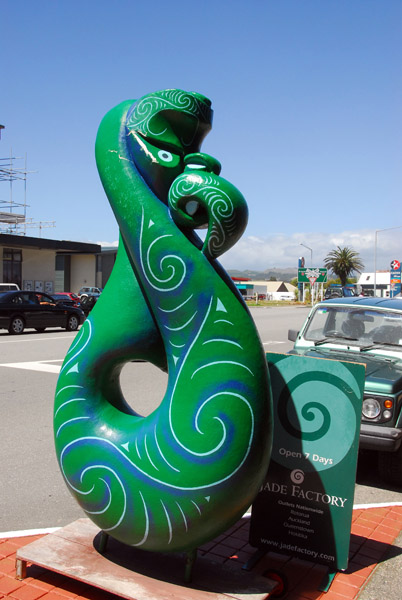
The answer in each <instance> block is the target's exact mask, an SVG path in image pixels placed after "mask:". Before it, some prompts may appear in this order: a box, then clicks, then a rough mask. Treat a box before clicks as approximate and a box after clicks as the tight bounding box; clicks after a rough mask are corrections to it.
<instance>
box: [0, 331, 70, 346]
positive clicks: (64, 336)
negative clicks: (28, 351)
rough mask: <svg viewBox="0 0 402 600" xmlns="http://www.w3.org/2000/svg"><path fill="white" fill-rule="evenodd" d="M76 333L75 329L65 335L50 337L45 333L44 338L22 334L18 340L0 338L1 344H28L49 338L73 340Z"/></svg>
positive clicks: (45, 340) (46, 340)
mask: <svg viewBox="0 0 402 600" xmlns="http://www.w3.org/2000/svg"><path fill="white" fill-rule="evenodd" d="M74 334H76V332H75V331H73V332H72V334H71V335H63V336H56V335H55V336H54V337H49V336H48V335H45V337H43V338H39V337H36V338H30V339H28V338H27V337H26V336H22V337H20V338H18V340H15V339H13V340H10V339H4V340H3V339H2V340H0V344H18V343H21V342H22V343H24V344H26V343H27V342H48V341H49V340H71V338H73V337H74Z"/></svg>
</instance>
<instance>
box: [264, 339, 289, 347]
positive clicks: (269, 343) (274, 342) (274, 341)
mask: <svg viewBox="0 0 402 600" xmlns="http://www.w3.org/2000/svg"><path fill="white" fill-rule="evenodd" d="M273 344H286V342H277V341H276V340H270V341H269V342H263V344H262V345H263V346H271V345H273Z"/></svg>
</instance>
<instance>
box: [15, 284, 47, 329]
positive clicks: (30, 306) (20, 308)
mask: <svg viewBox="0 0 402 600" xmlns="http://www.w3.org/2000/svg"><path fill="white" fill-rule="evenodd" d="M12 302H13V309H14V307H15V310H14V311H13V312H15V313H17V312H18V313H19V314H22V316H23V318H24V321H25V327H38V325H37V323H38V322H39V319H40V315H39V303H38V302H37V300H36V298H35V296H34V294H32V293H31V292H20V293H19V294H16V295H15V296H14V297H13V300H12Z"/></svg>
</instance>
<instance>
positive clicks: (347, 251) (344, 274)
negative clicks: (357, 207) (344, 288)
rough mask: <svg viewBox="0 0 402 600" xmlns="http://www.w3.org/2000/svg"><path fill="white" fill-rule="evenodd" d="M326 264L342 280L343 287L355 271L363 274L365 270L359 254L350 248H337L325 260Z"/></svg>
mask: <svg viewBox="0 0 402 600" xmlns="http://www.w3.org/2000/svg"><path fill="white" fill-rule="evenodd" d="M324 264H325V266H326V267H327V269H329V270H330V271H332V273H334V274H335V275H336V276H337V277H339V279H340V280H341V285H346V280H347V278H348V277H349V275H350V274H351V273H353V271H356V272H357V273H361V272H362V269H364V264H363V263H362V261H361V260H360V256H359V253H358V252H355V250H352V249H351V248H348V247H347V246H346V247H345V248H341V247H340V246H338V247H337V249H336V250H331V252H328V254H327V256H326V258H324Z"/></svg>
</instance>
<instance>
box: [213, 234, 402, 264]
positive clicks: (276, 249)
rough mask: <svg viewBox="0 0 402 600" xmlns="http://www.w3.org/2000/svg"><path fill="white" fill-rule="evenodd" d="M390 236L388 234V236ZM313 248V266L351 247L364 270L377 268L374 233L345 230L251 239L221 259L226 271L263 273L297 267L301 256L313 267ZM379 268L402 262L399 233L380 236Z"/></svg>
mask: <svg viewBox="0 0 402 600" xmlns="http://www.w3.org/2000/svg"><path fill="white" fill-rule="evenodd" d="M387 233H388V235H387ZM300 244H304V245H305V246H308V247H309V248H311V249H312V252H313V263H314V264H313V266H315V267H320V266H323V265H324V258H325V257H326V256H327V254H328V252H330V251H331V250H334V249H336V247H337V246H340V247H341V248H342V247H345V246H348V247H350V248H352V249H353V250H355V251H356V252H358V253H359V255H360V258H361V260H362V262H363V264H364V266H365V271H372V270H373V269H374V255H375V232H374V230H360V231H358V230H357V231H343V232H340V233H311V232H310V233H294V234H292V235H285V234H273V235H270V236H267V237H264V238H261V237H255V236H248V237H244V238H242V239H241V240H240V241H239V242H238V243H237V244H236V246H234V247H233V248H232V249H231V250H229V251H228V252H227V253H226V254H224V255H223V256H221V257H220V261H221V263H222V264H223V266H224V267H225V268H226V269H240V270H243V269H253V270H258V271H259V270H261V271H264V270H265V269H267V268H270V267H295V268H296V267H297V261H298V258H299V257H300V256H304V257H305V259H306V265H307V266H310V263H311V252H310V250H309V249H307V248H305V247H303V246H301V245H300ZM376 254H377V269H389V265H390V262H391V260H393V259H395V258H397V259H398V260H402V236H401V233H400V232H381V233H378V234H377V253H376Z"/></svg>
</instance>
